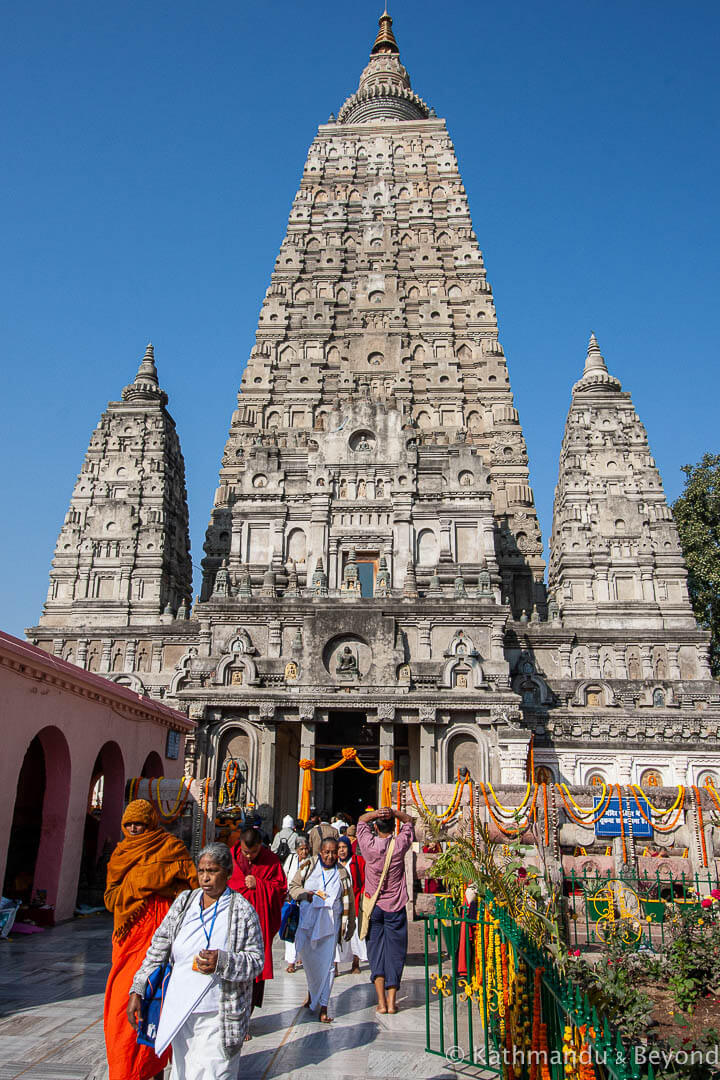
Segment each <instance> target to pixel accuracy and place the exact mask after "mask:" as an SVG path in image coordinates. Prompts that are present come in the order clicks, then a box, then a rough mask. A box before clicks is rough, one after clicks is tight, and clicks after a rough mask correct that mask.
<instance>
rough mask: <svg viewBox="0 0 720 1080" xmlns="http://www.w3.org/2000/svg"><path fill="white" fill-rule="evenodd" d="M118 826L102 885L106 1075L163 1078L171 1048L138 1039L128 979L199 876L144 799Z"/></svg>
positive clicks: (121, 1079)
mask: <svg viewBox="0 0 720 1080" xmlns="http://www.w3.org/2000/svg"><path fill="white" fill-rule="evenodd" d="M122 831H123V837H124V838H123V839H122V840H121V841H120V843H119V844H118V845H117V847H116V848H115V850H114V851H113V853H112V855H111V856H110V862H109V864H108V872H107V888H106V890H105V907H106V908H107V909H108V910H109V911H112V913H113V917H114V927H113V952H112V968H111V969H110V975H109V977H108V981H107V987H106V989H105V1013H104V1022H105V1046H106V1048H107V1059H108V1066H109V1072H108V1080H152V1078H153V1077H158V1076H159V1077H162V1071H163V1069H164V1068H165V1066H166V1065H167V1062H168V1059H169V1056H170V1051H169V1050H167V1051H166V1053H165V1054H164V1055H163V1057H162V1058H158V1057H156V1055H155V1054H154V1053H153V1051H152V1050H151V1049H150V1047H149V1046H138V1044H137V1043H136V1041H135V1031H134V1030H133V1028H132V1027H131V1026H130V1024H129V1023H128V1021H127V1003H128V995H129V993H130V984H131V983H132V981H133V977H134V975H135V972H136V971H137V970H138V968H139V967H140V965H141V964H142V962H143V959H144V957H145V953H146V952H147V949H148V946H149V944H150V939H151V938H152V936H153V934H154V933H155V931H156V930H157V928H158V926H159V925H160V923H161V922H162V921H163V919H164V917H165V915H166V914H167V912H168V910H169V908H170V904H171V903H172V901H173V900H174V899H175V897H176V896H177V895H178V893H180V892H182V891H183V890H185V889H195V888H197V884H198V879H197V873H196V872H195V865H194V863H193V861H192V859H191V858H190V853H189V852H188V850H187V848H186V847H185V845H184V844H183V842H182V841H181V840H178V839H177V837H175V836H172V835H171V834H170V833H169V832H167V831H166V830H165V829H162V828H160V825H159V822H158V816H157V813H156V812H155V809H154V808H153V806H152V804H151V803H149V802H146V801H145V799H136V800H135V801H134V802H131V803H128V806H127V808H126V810H125V813H124V814H123V817H122Z"/></svg>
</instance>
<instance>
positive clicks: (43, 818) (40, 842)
mask: <svg viewBox="0 0 720 1080" xmlns="http://www.w3.org/2000/svg"><path fill="white" fill-rule="evenodd" d="M69 799H70V750H69V748H68V744H67V741H66V739H65V736H64V735H63V733H62V732H61V731H60V730H59V728H56V727H46V728H43V729H42V731H39V732H38V734H37V735H36V736H35V737H34V738H33V739H32V740H31V742H30V744H29V746H28V748H27V750H26V752H25V757H24V759H23V763H22V765H21V767H20V772H19V774H18V784H17V792H16V795H15V808H14V811H13V821H12V827H11V829H10V843H9V847H8V856H7V864H6V869H5V881H4V883H3V895H4V896H9V897H11V898H13V899H19V900H23V901H24V902H25V903H29V902H30V901H32V900H35V901H40V902H42V901H46V902H47V903H48V904H50V905H53V904H55V902H56V900H57V891H58V883H59V880H60V867H61V864H62V857H63V849H64V845H65V826H66V822H67V811H68V802H69Z"/></svg>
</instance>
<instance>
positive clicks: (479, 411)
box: [29, 16, 720, 818]
mask: <svg viewBox="0 0 720 1080" xmlns="http://www.w3.org/2000/svg"><path fill="white" fill-rule="evenodd" d="M380 23H381V26H380V33H379V34H378V38H377V41H376V43H375V45H374V47H373V52H372V54H371V58H370V63H369V65H368V66H367V68H366V69H365V71H364V72H363V74H362V76H361V80H360V86H359V89H358V92H357V93H356V94H354V95H353V96H352V97H350V98H349V99H348V101H347V102H345V104H344V105H343V107H342V108H341V110H340V112H339V114H338V118H337V120H336V119H335V118H334V117H331V119H330V121H329V122H328V123H327V124H323V125H321V126H320V128H319V130H318V134H317V136H316V138H315V140H314V142H313V143H312V146H311V147H310V151H309V154H308V158H307V162H306V164H305V169H304V172H303V176H302V179H301V183H300V189H299V191H298V193H297V195H296V197H295V200H294V202H293V206H292V209H291V212H290V219H289V223H288V228H287V233H286V236H285V239H284V241H283V243H282V246H281V249H280V253H279V256H278V258H277V260H276V263H275V269H274V271H273V273H272V276H271V280H270V287H269V289H268V291H267V293H266V296H265V299H264V301H263V305H262V309H261V311H260V317H259V323H258V330H257V336H256V342H255V346H254V348H253V350H252V353H251V356H250V359H249V361H248V364H247V368H246V371H245V373H244V375H243V377H242V386H241V390H240V393H239V395H238V406H237V409H236V411H235V412H234V414H233V417H232V422H231V427H230V432H229V435H228V439H227V442H226V444H225V450H224V454H223V457H222V464H221V469H220V484H219V487H218V490H217V494H216V497H215V504H214V507H213V511H212V515H211V519H210V523H209V526H208V530H207V538H206V542H205V558H204V560H203V580H202V587H201V593H200V596H199V598H198V600H197V601H196V603H195V605H194V608H193V611H192V614H191V616H190V617H186V615H187V614H188V613H187V611H186V608H185V600H186V598H187V597H188V595H189V589H190V564H189V556H188V550H187V519H186V510H185V502H184V486H183V480H182V458H181V456H180V451H179V446H178V445H177V440H176V437H175V432H174V425H173V424H172V421H171V420H170V418H169V416H168V414H167V412H166V411H165V406H164V400H163V396H162V392H161V391H159V390H158V388H157V376H156V375H155V376H154V383H153V382H152V378H148V379H146V380H145V381H144V382H143V381H142V380H141V383H140V385H139V386H138V383H137V380H136V384H133V386H138V389H137V391H135V390H133V387H130V388H128V390H127V391H126V392H125V394H124V401H123V402H122V403H116V404H113V405H111V406H109V409H108V411H107V412H106V413H105V414H104V416H103V419H102V421H101V425H100V428H99V429H98V431H97V432H96V433H95V434H94V435H93V441H92V442H91V446H90V450H89V451H88V458H87V460H86V465H85V466H84V470H83V475H85V474H86V473H89V474H90V475H89V477H88V479H87V481H86V482H87V483H88V484H89V485H91V486H90V487H89V488H88V489H87V491H85V492H83V491H82V490H77V491H76V493H75V495H74V497H73V501H72V504H71V510H70V514H69V516H68V520H67V523H66V525H65V526H64V528H63V532H62V533H61V537H60V540H59V542H58V548H57V551H56V556H55V560H54V562H53V570H52V574H51V582H52V584H51V593H50V596H49V598H48V602H47V604H46V607H45V613H44V614H43V616H42V618H41V620H40V625H39V626H38V627H35V628H33V629H32V630H31V631H29V633H30V634H31V635H32V637H33V638H34V640H36V641H37V642H38V643H39V644H41V645H42V647H43V648H47V649H49V650H55V651H58V650H59V651H61V652H62V655H64V656H66V655H71V656H72V658H73V659H74V660H75V662H76V663H80V664H81V666H86V665H87V664H88V656H89V649H90V647H91V645H92V647H93V648H94V649H95V651H97V650H98V649H99V656H100V660H99V663H100V664H107V665H108V666H106V667H105V668H104V670H107V671H120V672H122V673H123V674H122V675H118V676H115V677H119V678H122V679H124V680H127V681H128V682H130V683H131V684H132V685H134V686H135V687H136V688H137V689H139V690H142V691H144V692H147V693H150V694H154V695H159V696H164V697H166V698H167V699H168V700H170V701H171V702H172V703H173V704H174V705H177V706H179V707H181V708H184V709H186V710H187V711H188V712H189V714H190V715H191V716H192V717H193V718H194V719H197V720H199V721H200V723H201V727H200V728H199V729H198V732H197V736H196V740H195V747H194V753H195V763H194V764H195V769H196V775H201V774H202V775H204V774H205V773H206V771H209V772H210V773H211V774H213V775H218V776H219V775H220V773H221V772H222V769H223V765H224V764H225V763H226V762H227V761H228V760H231V759H232V760H235V761H238V762H240V763H241V765H242V770H243V776H244V778H245V779H246V784H247V788H246V793H247V796H248V797H249V798H250V799H252V801H254V802H256V803H258V804H262V805H264V806H266V807H267V816H271V815H272V814H274V816H275V818H278V817H279V816H281V815H282V814H283V813H284V812H285V811H287V810H288V809H292V808H293V807H294V805H295V803H296V799H297V790H298V782H299V777H298V773H299V770H298V762H299V760H301V759H303V758H311V759H314V760H316V761H317V763H318V765H324V764H329V763H331V762H332V761H334V760H337V759H338V757H339V756H340V750H341V749H342V747H343V746H350V745H352V746H356V748H357V749H358V753H359V756H360V757H361V759H362V760H364V761H366V762H367V763H368V764H369V765H370V766H374V767H377V764H378V761H379V760H382V759H386V758H388V756H389V757H393V756H394V758H395V762H396V775H397V776H398V777H399V778H400V779H402V778H405V777H408V776H409V777H419V778H420V779H421V780H424V781H426V782H431V781H433V782H434V781H437V782H445V781H446V780H447V779H448V777H449V776H451V775H454V773H455V771H456V769H457V768H458V767H460V766H463V765H467V766H468V767H469V768H470V769H471V772H473V774H475V775H476V776H477V777H478V778H488V779H490V780H493V781H501V780H502V781H504V782H507V783H511V782H517V781H520V780H522V779H523V778H524V775H525V768H526V760H527V756H528V746H529V741H530V736H531V733H532V734H534V754H535V761H536V763H538V765H539V766H541V767H544V768H548V769H551V770H552V772H553V775H554V776H555V777H556V778H557V777H559V776H562V778H564V779H568V780H570V781H571V782H582V781H583V780H585V779H587V776H588V775H589V773H590V772H591V771H592V770H593V769H594V770H595V771H602V770H604V771H605V773H606V775H607V776H608V777H610V775H611V774H612V773H613V772H614V769H615V766H614V764H613V763H614V762H618V765H619V767H620V768H621V769H622V770H624V771H627V772H628V773H629V774H630V776H631V778H632V779H633V780H639V779H640V774H639V773H638V769H641V768H644V767H645V766H646V765H647V767H650V766H654V767H657V768H659V769H661V770H662V772H663V780H664V782H666V783H667V782H675V780H676V779H677V777H678V776H682V782H689V781H690V782H691V781H694V780H695V779H697V773H698V771H699V770H700V769H702V768H705V769H707V768H710V767H714V766H717V767H718V769H720V753H717V752H716V751H715V750H714V749H713V750H710V749H708V747H710V746H713V745H714V742H713V740H715V739H716V737H717V722H718V716H719V715H720V698H719V695H718V690H717V685H716V684H715V683H714V682H713V681H712V680H711V679H710V677H709V671H708V668H707V640H706V635H704V634H703V633H701V632H700V631H699V630H698V629H697V626H696V624H695V622H694V619H693V617H692V613H691V610H690V606H689V602H688V599H687V592H686V586H685V570H684V567H683V563H682V557H681V554H680V550H679V547H678V542H677V533H676V530H675V527H674V525H673V523H672V519H671V516H670V512H669V509H668V507H667V503H666V501H665V497H664V494H663V491H662V485H661V482H660V478H659V475H658V473H657V470H656V469H655V466H654V463H653V461H652V458H651V457H650V452H649V449H648V445H647V438H646V435H645V431H644V428H643V427H642V424H641V423H640V421H639V419H638V417H637V415H636V414H635V411H634V409H633V406H632V402H631V400H630V398H629V395H627V394H623V393H622V392H621V391H620V385H619V383H618V382H617V380H615V379H613V378H612V377H611V376H610V375H608V373H607V370H606V368H605V365H604V361H602V357H601V356H600V353H599V349H598V347H597V343H596V342H595V340H594V338H593V339H592V340H591V347H590V351H589V354H588V362H587V366H586V371H585V374H584V376H583V378H582V379H581V380H580V382H579V383H578V384H577V385H576V387H575V388H574V392H573V403H572V407H571V411H570V416H569V418H568V427H567V431H566V437H565V442H564V444H563V450H562V458H561V466H560V479H559V483H558V490H557V498H556V506H555V522H554V528H553V542H552V560H551V567H550V579H549V580H550V603H549V604H548V598H547V595H546V591H545V584H544V563H543V558H542V538H541V535H540V527H539V524H538V521H537V516H536V512H535V507H534V500H533V495H532V490H531V488H530V482H529V472H528V457H527V451H526V447H525V441H524V437H523V432H522V428H521V426H520V423H519V419H518V414H517V411H516V410H515V407H514V404H513V396H512V392H511V389H510V384H509V376H508V369H507V365H506V361H505V356H504V353H503V349H502V346H501V345H500V343H499V341H498V331H497V322H496V317H495V307H494V302H493V295H492V290H491V288H490V284H489V282H488V280H487V276H486V272H485V267H484V264H483V259H482V253H481V252H480V250H479V248H478V245H477V240H476V237H475V233H474V232H473V227H472V222H471V219H470V212H469V209H468V204H467V199H466V195H465V189H464V187H463V184H462V180H461V177H460V175H459V172H458V167H457V160H456V157H455V152H454V149H453V145H452V142H451V140H450V137H449V135H448V132H447V128H446V126H445V122H444V121H443V120H440V119H438V118H436V117H435V115H434V113H433V111H432V110H431V109H429V107H428V106H427V105H426V104H425V103H424V102H423V101H422V100H421V99H420V98H419V97H418V96H417V95H416V94H415V93H414V92H413V91H412V89H411V86H410V81H409V78H408V75H407V72H406V71H405V69H404V67H403V66H402V64H401V63H400V60H399V55H398V49H397V44H396V42H395V39H394V37H393V34H392V29H391V20H390V18H389V16H383V18H382V19H381V20H380ZM151 361H152V357H150V359H149V361H148V358H146V361H145V362H144V363H145V365H146V366H147V364H148V363H150V362H151ZM142 371H143V368H141V373H142ZM152 371H153V372H154V364H153V365H152ZM138 378H139V379H140V375H139V376H138ZM151 384H152V385H151ZM128 394H129V396H126V395H128ZM138 394H139V396H138ZM126 414H127V415H128V417H131V418H132V424H131V423H130V419H129V418H128V419H127V420H126V419H125V416H126ZM123 424H126V425H129V429H128V431H127V439H126V441H125V443H123V444H122V445H121V443H120V441H121V439H122V438H124V437H125V434H126V433H125V431H124V428H123ZM133 425H134V426H133ZM153 440H154V441H153ZM151 459H152V460H151ZM153 462H157V463H158V464H154V463H153ZM120 469H124V470H126V471H125V473H124V474H123V477H124V478H125V479H126V483H125V484H124V486H123V485H120V489H121V490H122V496H121V497H119V496H118V484H119V483H120V481H119V471H120ZM154 470H157V471H154ZM153 479H155V480H156V483H157V488H156V489H155V490H152V487H151V488H150V493H151V495H152V497H154V498H155V499H156V503H157V513H158V515H159V516H157V517H156V518H148V516H147V515H148V509H147V508H148V506H149V505H150V503H148V498H147V495H148V487H147V485H148V483H150V484H151V485H152V481H153ZM82 480H83V477H82V476H81V481H80V483H82ZM82 498H84V499H85V502H82ZM152 505H153V506H154V505H155V503H152ZM115 507H118V508H119V509H122V511H123V514H124V516H123V517H122V518H120V517H119V516H118V513H117V512H115V511H114V508H115ZM111 510H112V511H113V512H112V513H111ZM106 519H107V520H106ZM110 520H112V521H113V522H119V523H120V524H118V525H115V526H114V527H115V528H116V529H119V530H120V531H119V532H118V536H117V540H118V554H117V555H115V554H114V552H115V549H114V548H112V549H109V548H108V547H107V537H106V536H105V533H107V532H108V528H107V522H108V521H110ZM151 522H152V524H153V525H154V527H155V532H156V533H157V536H156V538H155V545H156V546H155V548H154V551H155V553H156V554H155V557H154V558H150V555H149V554H148V552H149V551H150V549H149V547H148V543H147V542H146V541H147V537H146V531H147V529H148V528H149V527H150V523H151ZM138 526H139V528H138ZM96 534H97V535H96ZM141 538H143V539H142V540H141ZM100 541H103V542H104V545H105V546H103V545H102V544H100ZM98 544H100V546H98ZM133 545H134V546H133ZM65 553H67V554H65ZM108 560H109V561H108ZM113 560H115V561H113ZM150 567H152V569H153V574H154V576H152V578H151V576H150V574H149V568H150ZM105 571H107V576H108V578H109V579H110V581H111V582H112V585H100V586H96V585H95V584H93V583H94V582H95V581H96V580H97V579H98V578H99V577H101V576H102V573H104V572H105ZM140 580H142V582H143V589H144V590H145V591H144V594H143V597H142V598H141V597H138V596H137V589H138V588H139V585H137V584H136V582H139V581H140ZM98 588H99V590H100V591H99V592H98V591H97V590H98ZM108 589H111V592H112V596H107V595H106V594H105V593H106V591H107V590H108ZM140 599H144V600H145V604H146V606H145V607H144V608H143V607H142V605H141V604H140ZM90 628H92V633H91V631H90ZM95 628H97V629H95ZM106 654H107V655H106ZM118 655H119V656H120V657H121V660H120V665H121V666H120V667H119V668H117V667H116V666H115V663H116V661H115V659H114V658H115V657H117V656H118ZM141 657H142V658H143V661H142V663H141ZM101 669H102V668H101ZM716 759H717V760H716ZM365 777H366V774H364V773H362V774H361V771H360V770H358V769H357V768H356V767H355V766H345V767H344V768H343V770H342V771H341V772H337V773H330V774H317V780H316V784H317V786H316V798H317V801H318V805H320V803H321V802H322V801H325V802H328V803H333V804H334V805H335V807H336V808H338V809H340V808H342V807H343V806H344V807H345V808H346V809H349V810H351V811H357V810H358V808H361V807H360V804H361V803H365V802H367V801H373V800H374V798H375V797H376V796H375V787H374V784H375V781H374V779H371V780H367V779H365ZM328 778H330V779H328ZM623 778H624V777H620V779H623ZM363 785H364V786H363Z"/></svg>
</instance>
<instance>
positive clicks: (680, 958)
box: [659, 889, 720, 1011]
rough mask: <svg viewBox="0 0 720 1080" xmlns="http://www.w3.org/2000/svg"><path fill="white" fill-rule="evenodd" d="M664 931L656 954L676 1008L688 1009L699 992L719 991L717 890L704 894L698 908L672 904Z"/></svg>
mask: <svg viewBox="0 0 720 1080" xmlns="http://www.w3.org/2000/svg"><path fill="white" fill-rule="evenodd" d="M713 894H717V895H713ZM667 930H668V941H667V943H666V945H665V948H664V949H663V951H662V952H661V953H660V954H659V959H660V962H661V965H662V973H663V975H664V976H665V977H666V979H667V982H668V985H669V987H670V989H671V990H672V992H673V996H674V998H675V1001H676V1004H677V1005H678V1007H679V1008H681V1009H684V1010H689V1011H692V1009H693V1006H694V1004H695V1002H696V1001H697V999H698V998H699V997H700V996H701V995H702V996H704V995H708V994H712V995H713V996H715V995H717V994H718V993H720V889H713V890H712V892H711V893H710V895H709V896H706V897H704V899H703V900H701V902H700V907H698V906H696V905H685V904H683V905H678V906H676V909H675V911H674V912H673V914H672V916H671V918H670V920H669V922H668V924H667Z"/></svg>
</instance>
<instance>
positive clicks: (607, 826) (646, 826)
mask: <svg viewBox="0 0 720 1080" xmlns="http://www.w3.org/2000/svg"><path fill="white" fill-rule="evenodd" d="M640 798H642V795H641V796H640ZM602 804H603V800H602V799H597V800H596V802H595V809H596V810H599V809H600V807H601V806H602ZM646 813H647V816H648V817H650V807H648V808H647V810H646ZM628 819H630V820H631V821H632V833H633V836H638V837H641V838H643V839H651V838H652V834H653V830H652V825H651V824H650V822H649V821H646V820H645V818H644V817H643V816H642V814H641V813H640V811H639V809H638V806H637V803H636V802H635V800H634V799H633V800H632V801H631V800H630V798H627V799H626V801H625V805H624V806H623V822H624V825H625V833H626V835H627V833H628V831H629V830H628ZM595 835H596V836H603V837H607V836H620V804H619V802H618V799H617V796H616V797H615V798H612V799H611V800H610V802H609V803H608V808H607V810H606V811H605V813H604V814H603V816H602V817H601V818H600V820H599V821H597V822H596V823H595Z"/></svg>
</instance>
